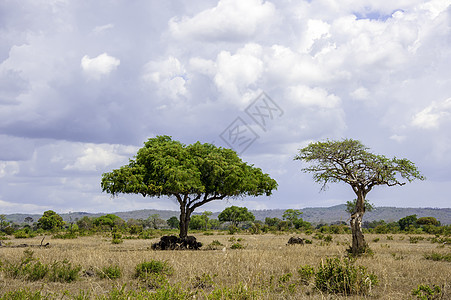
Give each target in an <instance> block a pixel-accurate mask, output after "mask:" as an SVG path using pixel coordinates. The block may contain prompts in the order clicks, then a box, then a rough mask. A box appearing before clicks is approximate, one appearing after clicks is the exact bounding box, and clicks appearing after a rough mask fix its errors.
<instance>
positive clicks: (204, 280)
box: [191, 273, 218, 289]
mask: <svg viewBox="0 0 451 300" xmlns="http://www.w3.org/2000/svg"><path fill="white" fill-rule="evenodd" d="M216 276H218V275H217V274H214V275H212V276H211V275H210V274H207V273H203V274H202V275H200V276H195V277H194V278H193V279H192V280H191V281H192V286H193V288H195V289H205V288H211V287H213V285H214V281H213V278H214V277H216Z"/></svg>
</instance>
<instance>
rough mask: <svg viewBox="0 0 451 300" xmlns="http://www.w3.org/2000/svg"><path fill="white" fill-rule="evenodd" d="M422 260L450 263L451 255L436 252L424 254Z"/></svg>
mask: <svg viewBox="0 0 451 300" xmlns="http://www.w3.org/2000/svg"><path fill="white" fill-rule="evenodd" d="M424 258H426V259H429V260H433V261H441V260H443V261H449V262H451V253H446V254H440V253H436V252H432V253H429V254H425V255H424Z"/></svg>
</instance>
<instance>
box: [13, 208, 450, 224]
mask: <svg viewBox="0 0 451 300" xmlns="http://www.w3.org/2000/svg"><path fill="white" fill-rule="evenodd" d="M345 209H346V206H345V205H344V204H342V205H336V206H332V207H308V208H303V209H300V211H302V213H303V214H302V216H301V217H302V218H303V219H304V220H305V221H308V222H311V223H315V224H318V223H334V222H339V221H344V222H347V220H348V218H349V214H348V213H346V211H345ZM251 211H252V213H253V214H254V216H255V218H256V219H257V220H261V221H264V220H265V218H266V217H270V218H274V217H277V218H280V219H282V214H283V212H284V211H285V209H269V210H251ZM114 214H115V215H118V216H119V217H121V218H123V219H124V220H128V219H131V218H133V219H147V218H148V217H149V216H150V215H152V214H158V215H159V216H160V218H162V219H165V220H167V219H169V218H170V217H172V216H176V217H178V216H179V212H178V211H171V210H155V209H142V210H135V211H127V212H115V213H114ZM194 214H200V213H194ZM102 215H105V213H95V214H94V213H86V212H72V213H69V214H61V216H62V217H63V219H64V221H68V222H70V221H72V222H74V221H76V220H78V219H80V218H82V217H84V216H89V217H99V216H102ZM218 215H219V212H215V213H213V215H212V216H211V218H217V217H218ZM409 215H417V217H418V218H419V217H434V218H436V219H437V220H439V221H440V222H441V223H442V224H451V208H401V207H376V208H375V209H374V210H373V211H371V212H368V213H366V214H365V216H364V221H374V220H385V221H386V222H391V221H397V220H399V219H401V218H403V217H405V216H409ZM41 216H42V215H39V214H10V215H6V219H7V220H10V221H13V222H15V223H22V222H23V221H24V218H25V217H32V218H33V220H34V221H37V220H38V219H39V218H40V217H41Z"/></svg>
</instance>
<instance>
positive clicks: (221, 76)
mask: <svg viewBox="0 0 451 300" xmlns="http://www.w3.org/2000/svg"><path fill="white" fill-rule="evenodd" d="M261 55H262V47H261V46H260V45H258V44H247V45H245V46H244V47H243V48H241V49H239V50H238V51H237V53H236V54H233V55H232V54H231V53H230V52H228V51H222V52H221V53H219V55H218V57H217V60H216V65H217V73H216V75H215V77H214V82H215V84H216V86H217V87H218V89H219V90H221V91H223V92H225V93H226V94H228V95H231V96H232V97H233V98H235V97H237V96H239V94H240V92H241V93H243V92H245V91H246V88H248V87H249V85H251V84H254V83H255V82H257V80H258V79H259V78H260V76H261V74H262V72H263V62H262V60H261V58H260V56H261Z"/></svg>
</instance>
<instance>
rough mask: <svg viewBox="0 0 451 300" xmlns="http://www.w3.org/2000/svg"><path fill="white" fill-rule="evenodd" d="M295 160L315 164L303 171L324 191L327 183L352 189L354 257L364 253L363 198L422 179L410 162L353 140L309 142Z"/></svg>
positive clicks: (352, 248) (364, 199) (352, 249)
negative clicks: (376, 189) (380, 187)
mask: <svg viewBox="0 0 451 300" xmlns="http://www.w3.org/2000/svg"><path fill="white" fill-rule="evenodd" d="M294 159H295V160H303V161H305V162H315V163H314V164H312V165H310V166H309V167H307V168H304V169H302V171H304V172H309V173H313V179H314V180H315V181H316V182H318V183H322V184H323V186H322V189H323V190H324V189H326V187H327V184H328V183H330V182H345V183H347V184H349V185H350V186H351V187H352V190H353V191H354V193H355V194H356V195H357V200H356V203H355V208H354V211H353V212H352V213H351V221H350V223H351V231H352V246H351V251H352V254H354V255H358V254H361V253H363V252H364V251H365V248H366V246H367V245H366V243H365V239H364V236H363V233H362V229H361V225H362V218H363V215H364V213H365V201H366V195H367V194H368V193H369V192H370V191H371V190H372V189H373V187H375V186H376V185H386V186H395V185H404V184H405V183H406V181H408V182H411V181H413V180H414V179H420V180H424V179H425V178H424V177H423V176H422V175H421V174H420V172H419V171H418V170H417V168H416V167H415V165H414V164H413V163H412V162H411V161H409V160H407V159H398V158H396V157H395V158H392V159H389V158H386V157H385V156H383V155H376V154H373V153H370V152H368V148H367V147H365V146H364V145H363V144H362V143H361V142H360V141H356V140H352V139H344V140H342V141H330V140H327V141H325V142H316V143H311V144H309V145H308V146H307V147H305V148H303V149H300V150H299V153H298V155H296V156H295V158H294Z"/></svg>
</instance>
